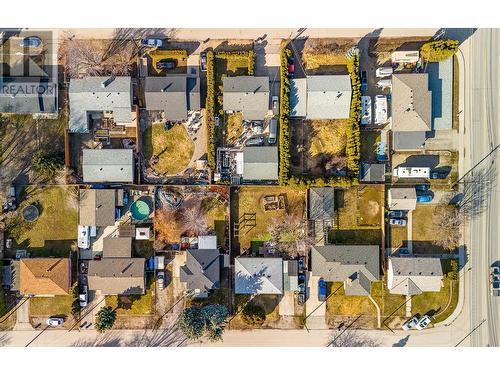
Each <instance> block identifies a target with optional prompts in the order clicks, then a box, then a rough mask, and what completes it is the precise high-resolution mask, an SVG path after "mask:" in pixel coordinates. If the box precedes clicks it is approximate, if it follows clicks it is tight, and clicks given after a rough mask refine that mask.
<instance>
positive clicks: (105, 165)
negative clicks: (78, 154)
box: [82, 149, 135, 183]
mask: <svg viewBox="0 0 500 375" xmlns="http://www.w3.org/2000/svg"><path fill="white" fill-rule="evenodd" d="M134 166H135V164H134V153H133V150H131V149H85V150H83V166H82V167H83V181H84V182H129V183H131V182H133V181H134Z"/></svg>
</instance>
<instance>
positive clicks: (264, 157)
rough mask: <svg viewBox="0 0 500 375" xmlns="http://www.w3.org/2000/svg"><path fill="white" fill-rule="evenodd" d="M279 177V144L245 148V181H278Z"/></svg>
mask: <svg viewBox="0 0 500 375" xmlns="http://www.w3.org/2000/svg"><path fill="white" fill-rule="evenodd" d="M277 179H278V147H277V146H247V147H244V148H243V181H276V180H277Z"/></svg>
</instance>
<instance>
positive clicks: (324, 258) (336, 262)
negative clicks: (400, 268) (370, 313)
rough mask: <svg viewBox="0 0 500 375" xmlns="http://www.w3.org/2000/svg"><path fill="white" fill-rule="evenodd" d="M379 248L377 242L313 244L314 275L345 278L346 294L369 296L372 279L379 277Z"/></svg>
mask: <svg viewBox="0 0 500 375" xmlns="http://www.w3.org/2000/svg"><path fill="white" fill-rule="evenodd" d="M379 262H380V251H379V247H378V246H376V245H325V246H313V247H312V249H311V265H312V274H313V276H318V277H322V278H323V279H325V281H329V282H343V283H344V290H345V294H346V295H351V296H367V295H369V294H370V292H371V283H372V282H374V281H377V280H379V278H380V270H379V267H380V265H379V264H380V263H379Z"/></svg>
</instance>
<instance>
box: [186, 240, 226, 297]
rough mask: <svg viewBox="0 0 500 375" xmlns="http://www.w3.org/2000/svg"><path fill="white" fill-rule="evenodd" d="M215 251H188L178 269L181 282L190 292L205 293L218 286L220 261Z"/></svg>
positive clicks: (217, 252)
mask: <svg viewBox="0 0 500 375" xmlns="http://www.w3.org/2000/svg"><path fill="white" fill-rule="evenodd" d="M219 256H220V255H219V251H218V250H216V249H189V250H188V251H187V255H186V264H185V265H184V266H181V268H180V277H181V282H184V283H187V288H188V289H190V290H195V289H198V290H201V291H206V290H210V289H214V288H218V287H219V285H220V282H219V281H220V260H219Z"/></svg>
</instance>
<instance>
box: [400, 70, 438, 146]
mask: <svg viewBox="0 0 500 375" xmlns="http://www.w3.org/2000/svg"><path fill="white" fill-rule="evenodd" d="M431 115H432V95H431V92H430V91H429V77H428V74H427V73H408V74H393V75H392V131H393V149H394V150H421V149H423V148H424V147H425V140H426V138H427V135H426V132H429V131H431V130H432V122H431Z"/></svg>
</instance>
